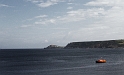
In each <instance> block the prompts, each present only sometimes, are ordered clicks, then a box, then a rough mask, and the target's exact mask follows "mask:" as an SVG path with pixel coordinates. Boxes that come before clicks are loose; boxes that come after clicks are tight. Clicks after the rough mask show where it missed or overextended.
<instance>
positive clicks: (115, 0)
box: [85, 0, 124, 6]
mask: <svg viewBox="0 0 124 75" xmlns="http://www.w3.org/2000/svg"><path fill="white" fill-rule="evenodd" d="M85 5H88V6H124V1H123V0H95V1H90V2H88V3H86V4H85Z"/></svg>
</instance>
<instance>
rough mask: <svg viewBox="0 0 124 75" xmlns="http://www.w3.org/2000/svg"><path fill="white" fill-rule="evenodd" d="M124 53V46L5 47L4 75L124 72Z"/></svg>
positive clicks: (0, 69)
mask: <svg viewBox="0 0 124 75" xmlns="http://www.w3.org/2000/svg"><path fill="white" fill-rule="evenodd" d="M101 57H102V58H104V59H106V60H107V62H106V63H95V61H96V60H98V59H100V58H101ZM123 57H124V49H4V50H0V75H124V58H123Z"/></svg>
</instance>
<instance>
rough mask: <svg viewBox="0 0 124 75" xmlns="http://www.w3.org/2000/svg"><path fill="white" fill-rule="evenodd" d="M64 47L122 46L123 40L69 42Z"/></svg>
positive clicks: (123, 44) (123, 45) (123, 46)
mask: <svg viewBox="0 0 124 75" xmlns="http://www.w3.org/2000/svg"><path fill="white" fill-rule="evenodd" d="M65 48H124V40H122V39H121V40H107V41H88V42H71V43H69V44H67V46H66V47H65Z"/></svg>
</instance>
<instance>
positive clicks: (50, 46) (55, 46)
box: [44, 45, 64, 49]
mask: <svg viewBox="0 0 124 75" xmlns="http://www.w3.org/2000/svg"><path fill="white" fill-rule="evenodd" d="M58 48H59V49H60V48H64V47H62V46H57V45H49V46H48V47H46V48H44V49H58Z"/></svg>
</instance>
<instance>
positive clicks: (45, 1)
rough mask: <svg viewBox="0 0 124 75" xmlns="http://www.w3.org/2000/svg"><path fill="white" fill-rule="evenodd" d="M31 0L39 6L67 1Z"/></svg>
mask: <svg viewBox="0 0 124 75" xmlns="http://www.w3.org/2000/svg"><path fill="white" fill-rule="evenodd" d="M27 1H30V2H32V3H34V4H36V5H38V6H39V7H49V6H51V5H55V4H58V3H59V2H65V1H66V0H27Z"/></svg>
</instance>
